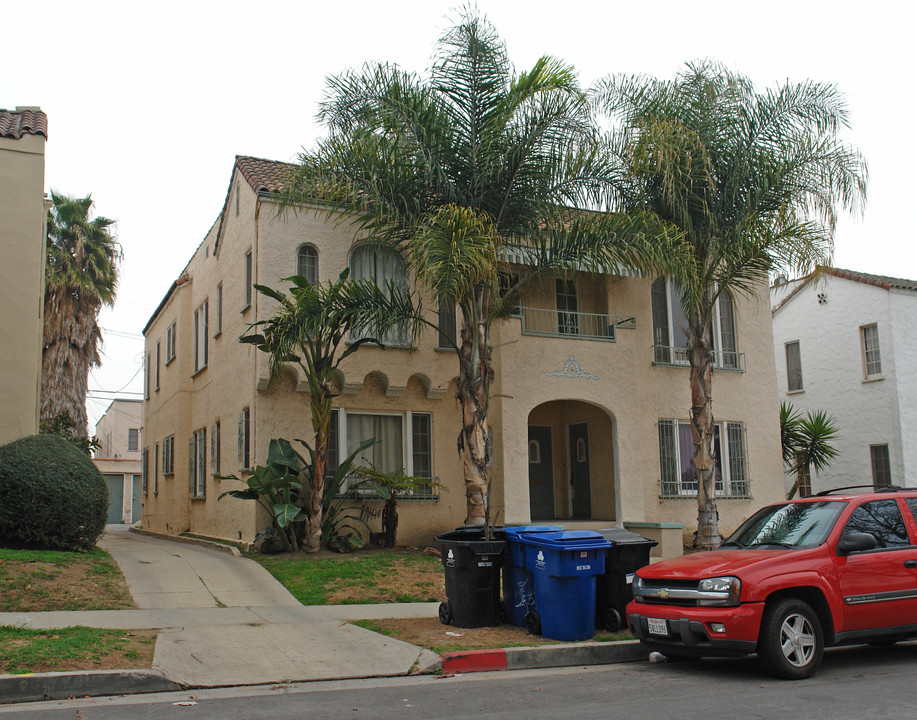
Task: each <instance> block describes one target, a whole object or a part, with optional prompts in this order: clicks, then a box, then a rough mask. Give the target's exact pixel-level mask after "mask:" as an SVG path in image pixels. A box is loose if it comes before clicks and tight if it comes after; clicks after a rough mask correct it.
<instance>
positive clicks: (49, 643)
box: [0, 625, 156, 675]
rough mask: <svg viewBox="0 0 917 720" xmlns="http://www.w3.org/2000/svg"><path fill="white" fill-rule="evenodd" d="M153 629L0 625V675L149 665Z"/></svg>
mask: <svg viewBox="0 0 917 720" xmlns="http://www.w3.org/2000/svg"><path fill="white" fill-rule="evenodd" d="M155 646H156V632H155V631H143V630H140V631H138V630H134V631H127V630H100V629H98V628H87V627H69V628H62V629H58V630H34V629H32V628H18V627H10V626H8V625H5V626H0V674H2V673H7V674H13V675H22V674H25V673H38V672H67V671H72V670H129V669H130V670H132V669H135V668H149V667H152V664H153V650H154V648H155Z"/></svg>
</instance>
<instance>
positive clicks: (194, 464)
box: [188, 428, 207, 498]
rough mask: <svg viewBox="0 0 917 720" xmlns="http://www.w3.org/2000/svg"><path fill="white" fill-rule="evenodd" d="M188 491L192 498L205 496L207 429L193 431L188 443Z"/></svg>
mask: <svg viewBox="0 0 917 720" xmlns="http://www.w3.org/2000/svg"><path fill="white" fill-rule="evenodd" d="M188 470H189V473H188V489H189V491H190V493H191V497H193V498H204V497H206V496H207V429H206V428H201V429H200V430H195V431H194V434H193V435H192V436H191V441H190V442H189V443H188Z"/></svg>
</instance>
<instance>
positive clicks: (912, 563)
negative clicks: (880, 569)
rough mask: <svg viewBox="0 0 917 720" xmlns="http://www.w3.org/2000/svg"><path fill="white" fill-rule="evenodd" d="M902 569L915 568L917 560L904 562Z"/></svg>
mask: <svg viewBox="0 0 917 720" xmlns="http://www.w3.org/2000/svg"><path fill="white" fill-rule="evenodd" d="M904 567H906V568H917V560H905V561H904Z"/></svg>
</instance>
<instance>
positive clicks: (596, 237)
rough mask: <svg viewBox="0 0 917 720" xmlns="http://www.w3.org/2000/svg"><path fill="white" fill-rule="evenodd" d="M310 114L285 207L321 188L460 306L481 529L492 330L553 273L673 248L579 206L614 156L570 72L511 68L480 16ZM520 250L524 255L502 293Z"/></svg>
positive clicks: (445, 302) (628, 261)
mask: <svg viewBox="0 0 917 720" xmlns="http://www.w3.org/2000/svg"><path fill="white" fill-rule="evenodd" d="M319 118H320V119H321V120H322V121H323V122H324V123H325V125H326V126H327V127H328V130H329V133H328V136H327V137H326V138H325V139H324V140H322V141H321V142H320V143H319V145H318V147H317V149H316V150H315V151H314V152H308V153H303V154H302V155H301V156H300V158H299V159H300V163H299V165H298V167H297V169H296V172H295V175H294V177H293V180H292V183H291V185H290V189H289V191H288V192H287V195H286V198H285V205H286V206H294V207H295V206H296V205H297V204H298V203H301V202H303V201H304V200H308V199H314V198H316V197H318V198H321V199H322V200H323V201H324V203H325V208H326V209H327V212H328V214H329V215H337V217H338V218H339V219H340V220H341V221H346V222H351V223H353V224H354V226H355V228H356V232H357V234H359V235H361V236H369V237H371V238H373V239H374V240H375V241H376V242H381V243H387V244H388V245H389V246H390V247H395V248H397V249H398V250H399V251H400V252H403V253H404V254H405V255H406V256H407V259H408V261H409V262H410V264H411V266H412V267H413V268H414V271H415V276H416V278H417V280H418V281H419V282H420V283H422V284H423V285H424V286H425V288H426V289H427V291H428V292H429V293H430V295H432V297H433V300H434V301H435V302H436V303H437V304H438V306H445V307H455V306H457V307H458V309H459V314H460V318H461V322H460V333H459V339H458V341H457V343H456V347H455V350H456V352H457V354H458V357H459V374H458V381H457V399H458V401H459V403H460V405H461V410H462V418H463V420H462V429H461V432H460V434H459V437H458V452H459V456H460V460H461V463H462V467H463V474H464V482H465V494H466V501H467V503H466V504H467V517H466V520H465V522H466V524H471V525H484V526H488V525H489V518H490V508H489V505H488V502H487V498H488V491H489V477H488V469H487V468H488V465H489V464H490V459H491V453H492V436H491V429H490V426H489V423H488V417H487V415H488V408H489V402H490V383H491V380H492V378H493V376H494V364H493V354H492V351H493V348H492V347H491V327H492V324H493V323H494V322H496V321H498V320H500V319H501V318H504V317H506V315H507V314H508V313H509V311H510V310H511V309H512V308H513V306H514V305H516V304H518V295H519V293H521V292H522V289H523V288H524V287H525V285H526V283H527V282H528V281H529V280H530V279H532V278H533V277H535V276H536V275H538V274H539V273H544V272H546V271H547V269H548V268H552V269H554V270H560V271H565V272H574V271H577V270H597V271H607V270H608V268H610V267H615V266H617V265H619V264H623V265H628V266H636V267H642V268H651V269H653V270H659V269H665V268H669V267H670V266H671V265H672V262H671V252H667V251H668V250H671V247H672V246H673V243H672V241H671V240H669V239H668V238H667V237H666V234H665V232H664V230H662V229H661V226H660V224H659V223H658V222H656V221H655V218H653V217H652V216H650V215H648V214H641V213H636V214H633V215H626V214H606V213H586V214H577V213H576V212H573V211H574V210H575V209H584V208H592V209H599V208H606V207H608V206H610V205H611V203H613V202H614V201H616V200H618V199H619V198H620V195H621V194H620V191H619V185H620V184H621V183H622V182H623V174H622V172H621V168H622V166H621V163H620V161H619V160H617V159H616V156H615V155H614V153H613V152H612V150H613V147H612V146H611V144H610V143H609V142H608V141H607V140H606V139H605V137H604V136H603V135H602V134H601V133H600V132H599V131H598V129H597V127H596V125H595V122H594V119H593V114H592V111H591V109H590V106H589V104H588V101H587V98H586V95H585V94H584V93H583V91H582V90H581V89H580V87H579V85H578V82H577V78H576V75H575V73H574V71H573V69H572V68H571V67H569V66H567V65H565V64H564V63H562V62H561V61H559V60H556V59H554V58H551V57H543V58H541V59H540V60H538V61H537V62H536V63H535V65H534V67H533V68H532V69H531V70H528V71H526V72H521V73H516V72H515V71H514V69H513V67H512V65H511V64H510V62H509V60H508V58H507V53H506V48H505V46H504V44H503V42H502V41H501V39H500V38H499V36H498V35H497V33H496V31H495V29H494V28H493V26H492V25H491V24H490V23H489V22H487V21H486V20H485V19H483V18H480V17H476V16H473V15H470V14H466V15H463V16H462V17H461V19H460V20H459V21H458V23H457V24H456V25H455V26H454V27H452V28H451V29H449V30H447V31H446V33H445V34H444V35H443V36H442V38H441V39H440V41H439V44H438V49H437V52H436V53H435V55H434V60H433V63H432V67H431V69H430V70H429V74H428V76H427V77H426V78H421V77H418V76H416V75H414V74H411V73H407V72H404V71H402V70H400V69H399V68H397V67H394V66H391V65H384V64H383V65H372V66H370V65H367V66H365V67H364V68H363V70H362V71H360V72H355V71H350V72H345V73H344V74H342V75H340V76H338V77H335V78H332V79H331V80H330V81H329V87H328V91H327V97H326V99H325V100H324V102H323V103H322V105H321V109H320V112H319ZM647 218H648V221H647ZM660 239H661V240H663V241H664V242H658V241H659V240H660ZM514 245H515V246H517V248H519V247H521V248H524V249H523V250H522V251H521V252H522V253H524V254H525V256H526V257H528V258H529V261H528V262H529V264H528V265H526V266H525V267H523V268H521V269H519V271H518V274H519V282H518V284H516V285H515V286H514V287H513V288H512V289H509V285H510V283H508V282H506V278H505V277H503V278H502V279H501V271H504V270H505V269H506V264H505V262H504V258H505V257H506V252H507V250H508V249H510V246H514ZM516 254H517V256H518V253H516Z"/></svg>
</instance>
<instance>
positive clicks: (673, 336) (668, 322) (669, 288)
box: [650, 278, 745, 371]
mask: <svg viewBox="0 0 917 720" xmlns="http://www.w3.org/2000/svg"><path fill="white" fill-rule="evenodd" d="M650 301H651V308H652V314H653V363H654V364H656V365H677V366H688V365H689V364H690V363H689V361H688V344H689V334H688V330H689V327H688V319H687V316H686V315H685V311H684V302H683V298H682V290H681V287H680V286H679V285H678V283H676V282H675V281H674V280H671V279H667V278H659V279H657V280H656V281H655V282H654V283H653V285H652V288H651V290H650ZM709 331H710V356H711V361H712V363H713V367H714V368H716V369H719V370H736V371H744V359H745V356H744V353H740V352H738V340H737V337H738V335H737V332H736V312H735V302H734V301H733V299H732V295H731V294H730V292H729V290H727V289H725V288H723V289H722V290H720V291H719V294H718V296H717V298H716V301H715V303H714V304H713V307H712V308H711V316H710V326H709Z"/></svg>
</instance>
